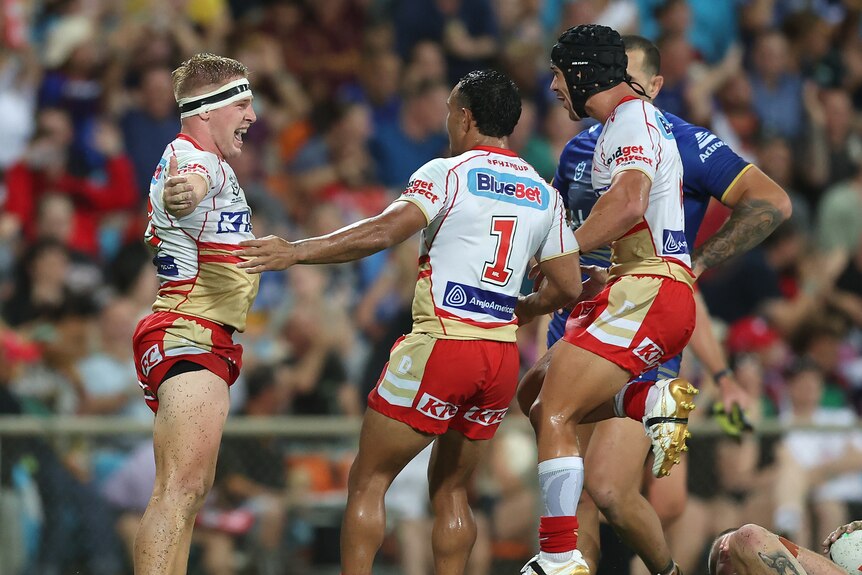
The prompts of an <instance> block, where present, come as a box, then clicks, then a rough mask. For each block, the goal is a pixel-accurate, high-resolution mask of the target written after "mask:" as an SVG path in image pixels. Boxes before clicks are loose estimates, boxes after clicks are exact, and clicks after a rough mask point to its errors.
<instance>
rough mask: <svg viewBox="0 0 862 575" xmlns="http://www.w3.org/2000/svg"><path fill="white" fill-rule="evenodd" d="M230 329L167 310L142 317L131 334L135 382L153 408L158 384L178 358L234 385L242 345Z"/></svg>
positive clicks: (156, 399)
mask: <svg viewBox="0 0 862 575" xmlns="http://www.w3.org/2000/svg"><path fill="white" fill-rule="evenodd" d="M232 333H233V330H232V329H230V328H226V327H225V326H223V325H221V324H218V323H215V322H212V321H209V320H205V319H203V318H199V317H193V316H187V315H181V314H178V313H172V312H167V311H159V312H155V313H152V314H150V315H148V316H147V317H145V318H144V319H142V320H141V321H140V322H139V323H138V327H137V328H136V329H135V335H134V336H133V337H132V347H133V349H134V353H135V369H136V370H137V372H138V383H140V385H141V387H142V388H143V389H144V400H145V401H146V402H147V405H149V406H150V409H152V410H153V412H156V411H157V410H158V407H159V400H158V391H159V385H160V384H161V383H162V380H163V379H164V377H165V374H166V373H167V372H168V370H169V369H170V368H171V367H172V366H173V365H174V364H176V363H177V362H179V361H189V362H192V363H196V364H198V365H200V366H201V367H203V368H204V369H206V370H207V371H210V372H212V373H214V374H215V375H217V376H219V377H220V378H222V379H223V380H225V381H226V382H227V384H228V385H233V383H234V382H235V381H236V378H237V377H238V376H239V370H240V368H241V367H242V346H241V345H238V344H235V343H234V342H233V339H232V338H231V335H232Z"/></svg>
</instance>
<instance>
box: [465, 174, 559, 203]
mask: <svg viewBox="0 0 862 575" xmlns="http://www.w3.org/2000/svg"><path fill="white" fill-rule="evenodd" d="M467 182H468V184H467V185H468V188H467V189H468V190H469V191H470V193H472V194H474V195H476V196H482V197H485V198H491V199H493V200H501V201H504V202H509V203H511V204H517V205H519V206H525V207H529V208H535V209H537V210H544V209H547V205H548V199H549V194H548V190H547V189H546V188H545V186H543V185H541V184H540V183H539V182H537V181H536V180H533V179H530V178H523V177H519V176H516V175H514V174H507V173H505V172H496V171H493V170H487V169H473V170H470V171H469V172H468V173H467Z"/></svg>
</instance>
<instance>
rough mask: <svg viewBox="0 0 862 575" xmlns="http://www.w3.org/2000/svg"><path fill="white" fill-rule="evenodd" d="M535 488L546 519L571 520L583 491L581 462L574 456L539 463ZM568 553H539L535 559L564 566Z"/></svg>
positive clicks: (576, 510) (570, 555) (570, 553)
mask: <svg viewBox="0 0 862 575" xmlns="http://www.w3.org/2000/svg"><path fill="white" fill-rule="evenodd" d="M539 487H540V489H541V491H542V501H543V502H544V504H545V513H544V515H545V516H546V517H574V516H576V515H577V512H578V500H579V499H580V498H581V491H582V490H583V487H584V460H583V459H582V458H580V457H578V456H573V457H556V458H554V459H548V460H547V461H542V462H541V463H539ZM572 553H573V552H572V551H565V552H562V553H546V552H544V551H540V552H539V556H540V557H541V558H542V559H545V560H547V561H552V562H554V563H565V562H566V561H568V560H569V559H571V558H572Z"/></svg>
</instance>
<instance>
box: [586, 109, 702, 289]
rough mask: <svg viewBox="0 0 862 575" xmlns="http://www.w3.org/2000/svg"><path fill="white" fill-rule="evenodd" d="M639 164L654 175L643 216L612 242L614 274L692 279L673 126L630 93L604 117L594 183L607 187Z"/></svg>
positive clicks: (600, 191)
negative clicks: (641, 219) (629, 95)
mask: <svg viewBox="0 0 862 575" xmlns="http://www.w3.org/2000/svg"><path fill="white" fill-rule="evenodd" d="M624 170H640V171H641V172H643V173H645V174H646V175H647V176H648V177H649V179H650V180H651V181H652V188H651V189H650V195H649V206H648V207H647V210H646V214H645V215H644V219H643V221H641V222H640V223H639V224H637V225H636V226H634V227H633V228H632V229H630V230H629V231H628V232H626V234H625V235H624V236H623V237H622V238H620V239H618V240H616V241H615V242H613V243H612V244H611V268H610V278H611V279H614V278H616V277H619V276H622V275H638V274H644V275H658V276H665V277H670V278H674V279H677V280H680V281H684V282H686V283H688V284H692V283H693V281H694V278H693V277H692V275H691V273H690V269H691V256H690V253H691V252H690V249H691V246H689V245H688V243H687V242H686V239H685V212H684V211H683V206H682V199H683V196H682V192H683V190H682V173H683V170H682V160H681V159H680V156H679V150H678V149H677V146H676V140H675V139H674V136H673V133H672V132H671V127H670V124H669V123H668V121H667V120H666V119H665V118H664V116H663V115H662V113H661V112H660V111H659V110H658V109H657V108H656V107H655V106H653V105H652V104H650V103H649V102H645V101H643V100H640V99H638V98H634V97H627V98H623V100H622V101H621V102H620V103H619V104H618V105H617V107H616V109H615V110H614V112H613V113H612V114H611V116H610V118H608V121H607V122H606V123H605V127H604V130H602V134H601V136H599V141H598V143H597V144H596V149H595V152H594V154H593V177H592V180H593V189H594V190H595V191H596V192H597V193H598V194H599V195H601V194H603V193H605V192H606V191H607V190H608V188H610V186H611V181H612V180H613V178H614V176H615V175H617V174H618V173H620V172H622V171H624Z"/></svg>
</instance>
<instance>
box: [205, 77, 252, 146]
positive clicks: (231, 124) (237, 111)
mask: <svg viewBox="0 0 862 575" xmlns="http://www.w3.org/2000/svg"><path fill="white" fill-rule="evenodd" d="M236 79H238V78H233V79H230V80H228V82H232V81H233V80H236ZM214 88H215V87H213V86H209V87H206V88H204V89H202V90H201V92H202V93H206V92H208V91H211V90H213V89H214ZM251 101H252V98H251V97H248V98H243V99H242V100H237V101H236V102H232V103H230V104H228V105H227V106H224V107H222V108H217V109H215V110H210V111H209V112H204V113H203V114H201V118H202V119H204V120H205V121H207V123H208V125H209V132H210V135H211V136H212V139H213V142H214V143H215V146H216V148H218V152H219V154H220V155H221V157H223V158H224V159H226V160H229V159H231V158H235V157H237V156H239V155H240V154H241V153H242V139H243V136H244V135H245V133H246V132H247V131H248V128H249V126H251V125H252V124H253V123H254V122H255V121H256V120H257V115H256V114H255V113H254V109H253V108H252V105H251Z"/></svg>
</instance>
